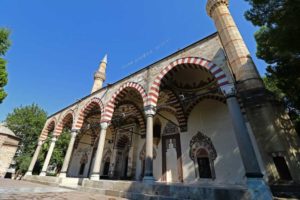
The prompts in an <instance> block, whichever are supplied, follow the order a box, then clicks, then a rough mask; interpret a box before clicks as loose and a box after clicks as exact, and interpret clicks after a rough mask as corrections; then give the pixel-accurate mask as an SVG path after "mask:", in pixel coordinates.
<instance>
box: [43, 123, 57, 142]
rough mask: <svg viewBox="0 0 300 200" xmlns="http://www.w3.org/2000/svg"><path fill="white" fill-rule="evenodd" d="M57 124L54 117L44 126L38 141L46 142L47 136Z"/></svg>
mask: <svg viewBox="0 0 300 200" xmlns="http://www.w3.org/2000/svg"><path fill="white" fill-rule="evenodd" d="M56 124H57V120H56V118H55V117H53V118H51V119H50V120H48V122H47V123H46V124H45V126H44V128H43V131H42V133H41V135H40V140H46V139H47V137H48V134H49V132H50V131H52V130H53V131H54V130H55V127H56Z"/></svg>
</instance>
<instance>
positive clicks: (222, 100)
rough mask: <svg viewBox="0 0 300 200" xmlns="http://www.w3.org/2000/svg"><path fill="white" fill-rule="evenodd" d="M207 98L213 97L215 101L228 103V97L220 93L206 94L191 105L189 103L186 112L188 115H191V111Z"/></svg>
mask: <svg viewBox="0 0 300 200" xmlns="http://www.w3.org/2000/svg"><path fill="white" fill-rule="evenodd" d="M205 99H211V100H215V101H219V102H221V103H223V104H226V98H225V97H224V96H222V95H218V94H207V95H204V96H201V97H199V98H198V99H196V100H195V101H194V102H193V103H192V104H191V105H189V107H188V108H187V109H186V114H187V116H189V115H190V113H191V112H192V110H193V108H194V107H195V106H196V105H197V104H198V103H200V102H201V101H203V100H205Z"/></svg>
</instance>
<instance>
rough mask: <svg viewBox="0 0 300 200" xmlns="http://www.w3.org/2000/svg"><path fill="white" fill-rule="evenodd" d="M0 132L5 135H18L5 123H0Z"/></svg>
mask: <svg viewBox="0 0 300 200" xmlns="http://www.w3.org/2000/svg"><path fill="white" fill-rule="evenodd" d="M0 134H5V135H10V136H14V137H16V135H15V134H14V132H12V130H10V129H9V128H7V127H6V125H5V124H4V123H1V124H0Z"/></svg>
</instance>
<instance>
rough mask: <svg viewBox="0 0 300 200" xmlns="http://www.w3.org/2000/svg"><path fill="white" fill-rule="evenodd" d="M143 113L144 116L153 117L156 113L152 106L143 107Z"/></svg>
mask: <svg viewBox="0 0 300 200" xmlns="http://www.w3.org/2000/svg"><path fill="white" fill-rule="evenodd" d="M144 111H145V115H146V116H154V115H155V113H156V107H155V106H152V105H149V106H145V108H144Z"/></svg>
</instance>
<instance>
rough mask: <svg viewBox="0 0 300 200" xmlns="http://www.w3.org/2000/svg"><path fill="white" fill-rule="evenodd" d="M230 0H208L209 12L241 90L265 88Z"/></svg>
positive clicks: (207, 9)
mask: <svg viewBox="0 0 300 200" xmlns="http://www.w3.org/2000/svg"><path fill="white" fill-rule="evenodd" d="M228 4H229V0H207V4H206V11H207V14H208V15H209V16H210V17H211V18H212V19H213V20H214V22H215V26H216V28H217V30H218V33H219V36H220V40H221V42H222V44H223V47H224V49H225V52H226V54H227V57H228V61H229V64H230V66H231V68H232V71H233V73H234V76H235V78H236V81H237V86H238V89H239V90H240V91H244V90H249V89H259V88H264V85H263V83H262V80H261V78H260V76H259V73H258V71H257V69H256V66H255V65H254V63H253V60H252V58H251V56H250V53H249V50H248V48H247V46H246V44H245V42H244V40H243V38H242V36H241V34H240V32H239V30H238V28H237V26H236V24H235V22H234V20H233V18H232V16H231V14H230V11H229V9H228Z"/></svg>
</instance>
